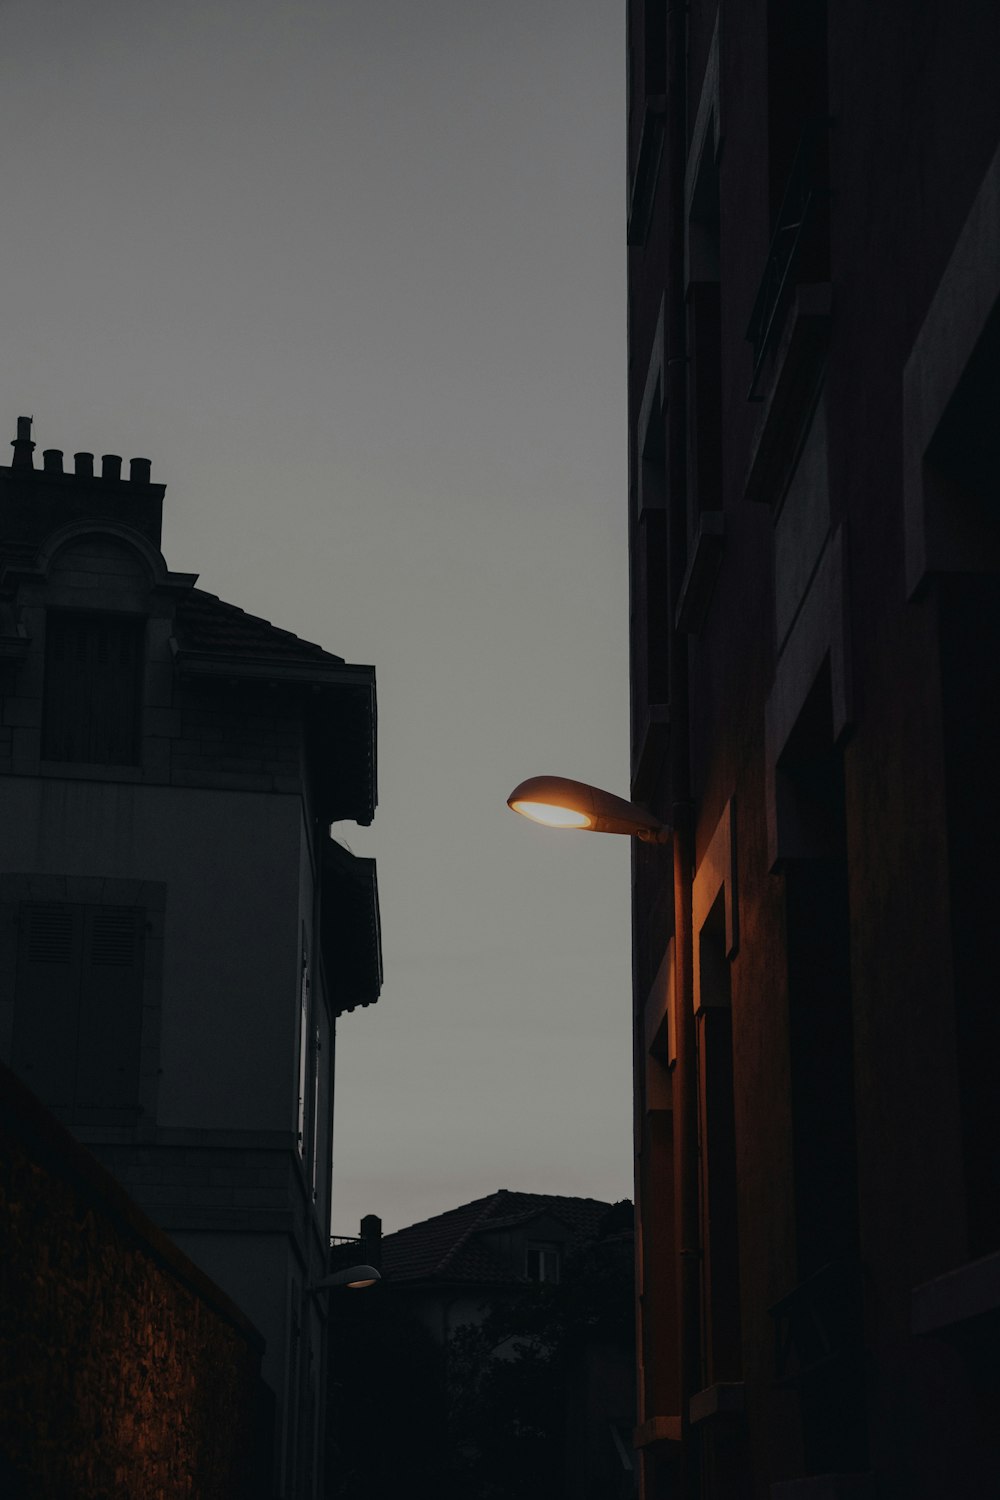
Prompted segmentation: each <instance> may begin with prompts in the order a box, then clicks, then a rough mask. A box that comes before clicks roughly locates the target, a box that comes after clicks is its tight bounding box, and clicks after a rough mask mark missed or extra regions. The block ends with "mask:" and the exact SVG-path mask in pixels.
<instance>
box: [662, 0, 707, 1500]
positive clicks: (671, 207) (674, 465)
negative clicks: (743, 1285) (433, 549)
mask: <svg viewBox="0 0 1000 1500" xmlns="http://www.w3.org/2000/svg"><path fill="white" fill-rule="evenodd" d="M686 84H687V8H686V5H685V4H683V3H681V0H669V3H668V5H667V99H666V109H667V118H666V142H665V154H666V167H667V194H668V209H667V211H668V216H669V217H668V242H667V289H666V307H665V329H664V332H665V335H666V345H667V347H666V357H667V372H666V388H667V390H666V394H667V401H668V407H667V411H668V429H667V484H668V491H667V493H668V495H669V496H670V507H669V520H668V526H669V528H670V540H669V546H670V555H669V566H670V619H671V622H672V640H671V651H670V725H671V727H670V788H671V800H672V803H673V808H672V813H673V817H672V820H671V821H672V823H673V827H674V839H673V877H674V964H675V973H674V981H675V990H674V993H675V995H676V996H677V1015H676V1040H677V1066H676V1069H675V1073H674V1090H675V1098H674V1129H675V1135H674V1172H675V1183H676V1193H677V1202H676V1208H677V1219H676V1225H677V1228H676V1233H677V1239H678V1261H679V1276H678V1282H679V1286H678V1295H679V1300H680V1307H679V1329H680V1349H679V1351H678V1352H679V1363H680V1397H681V1410H680V1418H681V1494H682V1495H683V1496H684V1497H685V1500H697V1496H698V1495H699V1492H700V1484H699V1473H698V1469H699V1465H698V1455H697V1452H696V1450H695V1444H694V1442H693V1441H692V1433H691V1425H690V1402H691V1397H692V1395H694V1393H695V1392H696V1391H697V1389H698V1387H699V1384H700V1379H699V1375H700V1367H701V1347H700V1333H701V1330H700V1322H701V1319H700V1300H701V1295H700V1281H701V1265H700V1256H701V1250H700V1244H699V1239H700V1236H699V1224H698V1086H697V1054H696V1050H695V1021H694V964H693V953H692V919H691V884H692V871H693V867H694V847H693V826H692V824H693V815H692V813H693V810H692V806H691V768H690V748H689V747H690V739H689V726H688V640H687V636H686V635H685V634H683V633H682V632H681V631H679V630H678V629H677V628H676V624H675V623H673V622H676V619H677V605H678V602H679V596H680V589H681V583H682V580H683V574H684V565H685V559H686V556H687V550H688V547H689V546H690V545H692V544H693V540H694V539H693V538H691V537H687V536H686V530H687V513H688V506H687V498H686V496H687V348H686V345H687V338H686V334H687V327H686V324H687V310H686V305H685V296H684V243H685V215H684V209H685V205H684V173H685V168H686V165H687V102H686Z"/></svg>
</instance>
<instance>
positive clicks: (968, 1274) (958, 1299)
mask: <svg viewBox="0 0 1000 1500" xmlns="http://www.w3.org/2000/svg"><path fill="white" fill-rule="evenodd" d="M997 1314H1000V1251H995V1252H994V1253H993V1254H992V1255H985V1256H983V1258H982V1259H981V1260H974V1261H971V1262H970V1263H969V1264H968V1265H965V1266H959V1268H958V1270H956V1271H949V1272H948V1273H947V1274H946V1275H944V1276H936V1277H935V1278H934V1279H933V1281H925V1282H923V1284H922V1285H920V1286H916V1287H914V1288H913V1292H912V1295H911V1301H910V1318H911V1328H912V1330H913V1332H914V1333H915V1334H916V1335H917V1337H918V1338H920V1337H928V1336H934V1335H938V1336H947V1335H949V1334H951V1335H959V1334H961V1333H962V1332H964V1331H966V1330H968V1331H970V1332H971V1331H972V1330H973V1329H974V1328H975V1327H976V1326H978V1325H980V1324H981V1323H982V1322H984V1321H985V1320H987V1319H992V1318H995V1317H996V1316H997Z"/></svg>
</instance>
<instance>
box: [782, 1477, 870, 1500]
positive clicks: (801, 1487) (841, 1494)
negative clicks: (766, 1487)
mask: <svg viewBox="0 0 1000 1500" xmlns="http://www.w3.org/2000/svg"><path fill="white" fill-rule="evenodd" d="M874 1494H875V1489H874V1480H873V1476H872V1475H871V1474H811V1475H810V1476H809V1477H808V1478H807V1479H785V1480H782V1481H781V1483H779V1484H772V1486H771V1500H872V1497H873V1496H874Z"/></svg>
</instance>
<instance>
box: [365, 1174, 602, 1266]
mask: <svg viewBox="0 0 1000 1500" xmlns="http://www.w3.org/2000/svg"><path fill="white" fill-rule="evenodd" d="M610 1208H611V1204H610V1203H602V1202H600V1201H598V1199H596V1198H565V1197H559V1196H555V1195H550V1194H547V1193H511V1192H508V1191H507V1190H506V1188H501V1189H500V1190H499V1191H498V1192H496V1193H491V1194H490V1195H489V1197H488V1198H476V1199H475V1200H474V1201H473V1202H472V1203H463V1204H462V1205H461V1207H459V1208H452V1209H449V1211H448V1212H447V1213H444V1214H437V1215H436V1216H435V1217H434V1218H433V1219H424V1220H423V1221H422V1222H421V1223H419V1224H411V1225H409V1226H408V1227H407V1228H406V1229H398V1230H397V1231H396V1233H395V1234H387V1235H386V1236H385V1237H384V1239H383V1240H382V1270H383V1274H384V1275H385V1276H386V1277H387V1278H388V1279H391V1280H393V1281H418V1280H419V1281H426V1280H434V1281H449V1282H450V1281H469V1282H496V1281H503V1282H509V1281H510V1279H511V1275H510V1268H509V1266H507V1265H506V1264H504V1262H503V1261H501V1260H500V1259H499V1258H498V1257H497V1256H496V1255H494V1254H493V1253H492V1252H491V1250H490V1247H489V1245H488V1244H487V1243H486V1242H485V1241H484V1240H483V1239H482V1238H481V1237H480V1236H482V1235H483V1234H484V1233H488V1232H491V1231H495V1230H498V1229H511V1228H515V1227H516V1226H518V1225H521V1224H525V1223H528V1222H530V1220H532V1219H535V1218H537V1217H538V1216H539V1214H547V1215H551V1217H553V1218H556V1219H559V1220H561V1222H562V1223H563V1224H565V1225H566V1227H567V1228H568V1229H569V1230H570V1243H571V1244H578V1243H582V1242H583V1241H585V1240H588V1239H591V1238H593V1237H594V1236H595V1235H596V1234H597V1232H598V1230H599V1228H600V1225H601V1222H602V1220H603V1219H604V1218H605V1216H606V1214H607V1213H608V1210H609V1209H610Z"/></svg>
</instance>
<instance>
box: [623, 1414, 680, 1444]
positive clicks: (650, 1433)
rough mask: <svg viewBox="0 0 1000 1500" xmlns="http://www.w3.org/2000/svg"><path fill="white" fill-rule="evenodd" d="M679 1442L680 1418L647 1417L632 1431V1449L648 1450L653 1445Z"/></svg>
mask: <svg viewBox="0 0 1000 1500" xmlns="http://www.w3.org/2000/svg"><path fill="white" fill-rule="evenodd" d="M680 1440H681V1419H680V1417H649V1418H648V1419H647V1420H646V1421H645V1422H643V1423H642V1425H641V1426H640V1427H635V1428H633V1430H632V1447H633V1448H648V1447H650V1446H651V1444H653V1443H679V1442H680Z"/></svg>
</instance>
